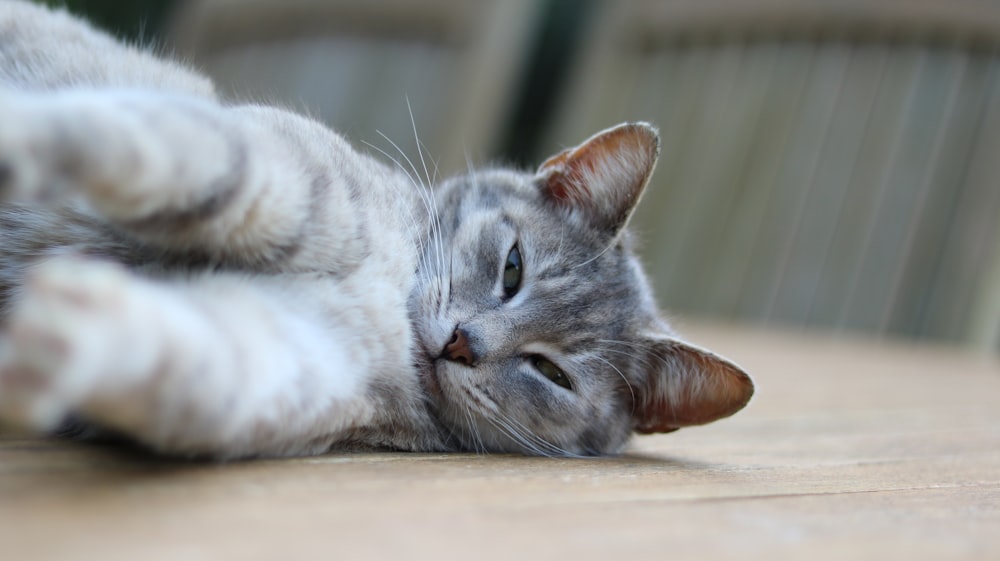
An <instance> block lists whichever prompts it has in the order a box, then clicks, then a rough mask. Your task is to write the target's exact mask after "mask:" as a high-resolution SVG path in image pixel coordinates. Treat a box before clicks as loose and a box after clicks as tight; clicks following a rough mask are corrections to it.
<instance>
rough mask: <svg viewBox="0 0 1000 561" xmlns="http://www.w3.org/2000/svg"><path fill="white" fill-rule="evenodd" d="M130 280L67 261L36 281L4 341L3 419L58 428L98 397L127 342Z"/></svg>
mask: <svg viewBox="0 0 1000 561" xmlns="http://www.w3.org/2000/svg"><path fill="white" fill-rule="evenodd" d="M125 275H126V273H125V272H124V271H122V270H119V269H118V268H117V267H115V266H111V265H107V264H104V263H94V262H91V261H86V260H82V259H67V258H62V259H57V260H55V261H52V262H49V263H46V264H43V265H41V266H40V267H39V268H38V269H37V270H35V271H34V272H33V273H32V274H31V275H30V276H29V278H28V279H27V281H26V282H25V285H24V291H23V293H22V294H21V295H20V297H19V299H18V301H17V303H16V304H15V306H14V308H13V310H12V311H11V314H10V316H9V318H8V322H7V325H6V326H5V328H4V330H3V333H2V334H0V418H4V419H5V420H6V421H8V422H12V423H15V424H20V425H27V426H30V427H32V428H36V429H49V428H53V427H54V426H55V425H56V424H57V423H59V421H61V420H62V418H63V417H64V416H65V415H66V414H67V413H69V412H71V411H73V410H75V409H76V408H77V407H78V406H79V405H80V404H81V403H82V402H83V400H85V399H87V398H88V397H89V396H91V395H92V394H93V392H94V390H95V389H96V387H97V383H98V379H99V378H100V377H101V376H103V375H105V374H107V372H108V370H107V369H108V368H109V367H110V366H111V365H112V364H113V361H114V357H115V353H116V345H121V344H122V342H123V341H121V340H120V338H119V337H117V336H116V334H117V333H118V332H119V331H120V330H121V327H120V326H117V325H115V321H116V319H117V318H120V316H121V315H122V308H123V306H125V299H124V297H123V296H122V294H123V290H122V289H123V283H124V282H126V281H127V278H126V277H125Z"/></svg>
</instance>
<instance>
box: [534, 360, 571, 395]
mask: <svg viewBox="0 0 1000 561" xmlns="http://www.w3.org/2000/svg"><path fill="white" fill-rule="evenodd" d="M531 364H532V365H534V367H535V369H536V370H538V371H539V372H541V373H542V376H545V377H546V378H548V379H549V380H551V381H552V383H554V384H556V385H557V386H562V387H564V388H566V389H567V390H572V389H573V385H572V384H570V382H569V378H567V377H566V374H564V373H563V371H562V370H560V369H559V367H558V366H556V365H555V364H552V361H551V360H549V359H547V358H545V357H543V356H539V355H535V356H533V357H531Z"/></svg>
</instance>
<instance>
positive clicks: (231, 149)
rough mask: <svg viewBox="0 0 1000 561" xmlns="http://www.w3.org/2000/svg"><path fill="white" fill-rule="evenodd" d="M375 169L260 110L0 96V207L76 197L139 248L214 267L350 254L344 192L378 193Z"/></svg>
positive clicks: (90, 96)
mask: <svg viewBox="0 0 1000 561" xmlns="http://www.w3.org/2000/svg"><path fill="white" fill-rule="evenodd" d="M364 162H366V163H364ZM379 170H380V166H379V165H377V164H374V163H372V162H370V161H367V160H365V159H364V158H363V157H362V156H359V155H358V154H356V153H354V152H353V151H352V149H351V148H350V147H349V146H348V145H347V143H346V142H345V141H344V140H343V139H342V138H340V137H339V136H337V135H336V134H334V133H332V132H330V131H329V130H327V129H326V128H325V127H322V126H321V125H319V124H317V123H315V122H313V121H310V120H308V119H306V118H303V117H300V116H297V115H294V114H292V113H288V112H285V111H282V110H278V109H274V108H268V107H259V106H224V105H221V104H219V103H217V102H214V101H212V100H208V99H203V98H197V97H186V96H183V95H174V94H168V93H160V92H146V91H131V90H123V91H117V90H68V91H61V92H55V93H41V94H30V95H29V94H23V93H6V94H3V95H0V199H2V198H15V199H28V200H31V199H46V198H48V199H52V198H56V199H60V200H61V199H63V198H65V197H73V196H76V197H79V198H80V199H82V200H83V201H85V202H86V203H87V205H88V206H89V207H91V208H92V209H94V210H95V211H96V212H97V213H99V214H100V215H102V216H103V217H105V218H106V219H108V220H110V221H111V222H113V223H114V224H115V225H116V226H117V227H118V228H119V229H121V230H123V231H125V232H128V233H130V234H131V235H133V236H135V237H137V238H139V239H142V240H144V241H145V242H148V243H151V244H154V245H160V246H164V247H167V248H170V249H175V250H179V251H196V252H198V253H199V254H202V255H206V256H207V257H208V258H210V259H214V260H218V261H230V262H232V261H237V262H242V263H251V264H268V263H271V264H276V265H278V266H280V267H281V268H282V270H303V269H309V268H310V266H311V267H315V266H317V265H319V268H327V269H329V268H331V267H332V268H336V267H337V266H338V265H340V264H341V263H333V264H326V263H317V260H318V257H317V254H316V252H315V251H313V252H312V254H310V250H311V249H315V248H333V250H330V249H326V250H324V251H326V252H327V253H325V254H323V255H322V257H323V258H325V257H330V256H332V257H333V258H334V259H335V260H336V259H342V260H345V259H346V260H350V259H352V258H356V256H355V255H353V254H354V253H359V252H360V251H361V249H359V248H360V246H359V244H358V243H356V241H355V240H357V239H359V232H360V231H361V230H363V227H364V226H363V224H362V218H361V217H359V216H358V213H357V212H355V211H354V210H353V209H352V193H354V194H357V193H358V192H359V189H362V190H363V185H364V184H365V183H366V182H369V183H384V181H378V180H377V178H372V177H371V174H372V173H376V174H377V173H379ZM352 244H353V245H352ZM354 246H358V247H354Z"/></svg>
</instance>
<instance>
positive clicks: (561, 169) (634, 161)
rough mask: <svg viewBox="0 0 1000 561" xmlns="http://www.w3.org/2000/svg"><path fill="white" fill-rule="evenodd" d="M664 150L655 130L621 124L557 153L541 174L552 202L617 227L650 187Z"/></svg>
mask: <svg viewBox="0 0 1000 561" xmlns="http://www.w3.org/2000/svg"><path fill="white" fill-rule="evenodd" d="M658 146H659V140H658V138H657V134H656V130H655V129H653V128H652V127H651V126H649V125H647V124H642V123H632V124H625V125H620V126H618V127H615V128H612V129H609V130H606V131H603V132H601V133H598V134H596V135H594V136H593V137H591V138H589V139H588V140H587V141H585V142H584V143H583V144H581V145H580V146H577V147H576V148H573V149H570V150H564V151H563V152H560V153H559V154H556V155H555V156H553V157H551V158H549V159H548V160H546V161H545V162H544V163H543V164H542V165H541V166H540V168H539V170H538V171H539V175H540V176H541V177H542V178H543V186H544V189H545V191H546V193H547V195H548V196H549V197H550V198H551V199H552V200H554V201H556V202H557V203H560V204H563V205H566V206H568V207H572V208H578V209H581V210H587V211H588V212H590V213H592V214H593V215H594V217H596V218H598V219H599V220H601V221H602V222H604V223H605V225H607V226H612V227H617V226H620V222H622V221H623V219H624V218H625V217H627V216H628V215H629V214H630V212H631V209H632V208H633V207H634V205H635V202H636V201H637V200H638V197H639V194H640V193H641V192H642V189H643V188H644V187H645V184H646V181H647V180H648V179H649V176H650V174H651V173H652V169H653V165H654V163H655V161H656V155H657V152H658Z"/></svg>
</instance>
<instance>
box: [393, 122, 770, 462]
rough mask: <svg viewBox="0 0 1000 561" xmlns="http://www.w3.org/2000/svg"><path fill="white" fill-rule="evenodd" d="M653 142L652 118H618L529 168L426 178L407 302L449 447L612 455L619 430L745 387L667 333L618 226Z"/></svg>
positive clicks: (731, 399)
mask: <svg viewBox="0 0 1000 561" xmlns="http://www.w3.org/2000/svg"><path fill="white" fill-rule="evenodd" d="M655 156H656V136H655V131H654V130H653V129H652V128H650V127H648V126H647V125H625V126H623V127H618V128H616V129H612V130H610V131H606V132H605V133H602V134H601V135H598V136H595V137H594V138H592V139H590V140H589V141H588V142H587V143H585V144H584V145H582V146H581V147H579V148H577V149H576V150H574V151H569V152H565V153H563V154H560V155H559V156H557V157H555V158H553V159H551V160H549V161H548V162H546V164H544V165H543V166H542V168H541V170H539V172H538V173H537V174H523V173H516V172H511V171H504V170H493V171H485V172H478V173H474V174H470V175H468V176H466V177H462V178H458V179H455V180H452V181H449V182H447V183H445V184H443V185H442V186H440V187H439V188H438V189H437V191H436V193H435V195H436V201H435V202H436V207H437V210H438V216H439V218H440V223H439V225H438V227H436V228H434V229H433V230H434V231H433V232H432V235H431V237H430V239H429V240H428V243H427V245H426V246H425V248H424V256H423V260H422V263H421V269H420V273H419V275H418V281H417V285H416V288H415V289H414V292H413V294H412V297H411V301H410V312H411V316H412V321H413V324H414V328H415V331H416V337H417V342H418V347H419V348H418V350H417V352H418V355H419V356H420V358H421V360H418V363H419V364H421V370H422V371H421V377H422V382H423V387H424V388H425V391H426V393H427V396H428V399H429V400H430V401H431V403H432V408H433V409H434V410H435V412H436V414H437V416H438V418H439V420H440V421H441V422H442V423H443V424H444V425H445V427H446V430H447V431H449V432H450V433H451V434H450V435H449V437H451V438H453V439H454V440H457V441H458V442H459V443H460V445H461V446H462V447H464V448H466V449H470V450H489V451H518V452H526V453H531V454H545V455H568V454H573V455H595V454H606V453H614V452H617V451H619V450H620V449H621V448H622V446H623V445H624V443H625V442H626V440H627V439H628V436H629V435H630V434H631V433H632V432H633V431H636V430H638V431H641V432H654V431H669V430H673V429H675V428H677V427H679V426H683V425H686V424H700V423H702V422H708V421H710V420H713V419H714V418H718V417H720V416H725V415H728V414H731V413H733V412H735V411H736V410H738V409H739V408H741V407H742V406H743V404H745V403H746V401H747V400H748V399H749V397H750V393H751V392H752V385H750V383H749V378H747V377H746V375H745V374H743V373H742V372H741V371H739V370H738V369H737V368H736V367H735V366H733V365H731V364H730V363H728V362H725V361H722V360H721V359H718V358H717V357H714V356H713V355H711V354H709V353H706V352H703V351H700V350H698V349H695V348H693V347H689V346H687V345H684V344H682V343H680V342H679V341H676V340H675V339H672V338H671V334H670V332H669V331H668V328H667V327H666V325H665V324H664V323H662V322H661V321H660V320H659V319H658V314H657V311H656V308H655V305H654V304H653V300H652V298H651V296H650V293H649V289H648V287H647V283H646V281H645V279H644V278H643V275H642V273H641V271H640V269H639V266H638V262H637V261H636V259H635V258H634V257H633V256H632V254H631V252H630V250H629V247H628V245H629V244H628V234H627V233H626V232H624V231H623V228H624V225H625V222H626V221H627V219H628V216H629V215H630V214H631V211H632V209H633V207H634V205H635V204H636V202H637V200H638V197H639V194H640V193H641V191H642V189H643V187H644V185H645V183H646V180H647V179H648V177H649V174H650V173H651V171H652V165H653V163H654V162H655ZM703 394H704V395H703Z"/></svg>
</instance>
